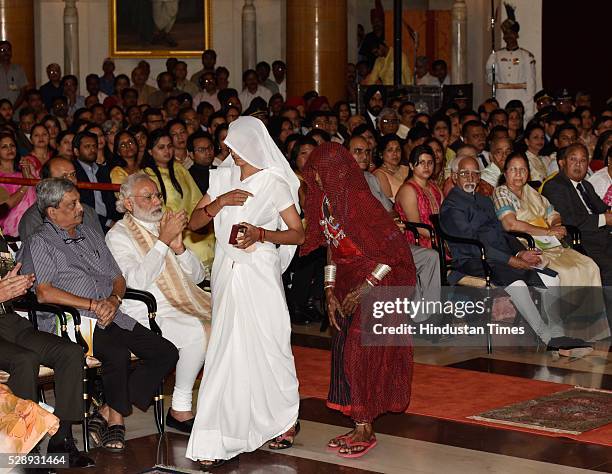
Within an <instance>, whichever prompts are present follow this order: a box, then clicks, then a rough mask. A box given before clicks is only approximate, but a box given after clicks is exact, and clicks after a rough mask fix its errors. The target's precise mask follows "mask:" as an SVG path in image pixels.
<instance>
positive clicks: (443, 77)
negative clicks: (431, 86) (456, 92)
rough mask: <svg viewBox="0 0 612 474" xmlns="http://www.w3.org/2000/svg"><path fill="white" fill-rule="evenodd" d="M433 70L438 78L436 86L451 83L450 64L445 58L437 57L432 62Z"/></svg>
mask: <svg viewBox="0 0 612 474" xmlns="http://www.w3.org/2000/svg"><path fill="white" fill-rule="evenodd" d="M431 72H432V74H433V76H434V77H435V78H436V79H438V83H437V84H436V86H440V87H442V86H448V85H449V84H450V83H451V82H450V76H449V75H448V66H447V65H446V61H444V59H436V60H435V61H434V62H433V63H431Z"/></svg>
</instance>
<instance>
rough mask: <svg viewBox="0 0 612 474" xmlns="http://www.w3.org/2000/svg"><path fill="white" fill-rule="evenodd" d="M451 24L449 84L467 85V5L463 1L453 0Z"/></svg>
mask: <svg viewBox="0 0 612 474" xmlns="http://www.w3.org/2000/svg"><path fill="white" fill-rule="evenodd" d="M451 15H452V23H453V51H452V60H451V82H452V83H453V84H465V83H467V5H466V4H465V0H455V1H454V2H453V8H452V11H451Z"/></svg>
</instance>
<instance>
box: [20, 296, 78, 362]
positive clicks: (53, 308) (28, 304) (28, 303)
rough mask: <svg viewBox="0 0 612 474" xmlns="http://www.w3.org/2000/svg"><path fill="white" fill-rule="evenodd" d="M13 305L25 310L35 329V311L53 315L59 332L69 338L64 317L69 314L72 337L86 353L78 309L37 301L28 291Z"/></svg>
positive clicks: (36, 324) (36, 322)
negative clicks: (71, 323) (71, 324)
mask: <svg viewBox="0 0 612 474" xmlns="http://www.w3.org/2000/svg"><path fill="white" fill-rule="evenodd" d="M13 307H14V308H15V309H17V310H19V311H27V312H28V317H29V319H30V322H31V323H32V325H33V326H34V327H35V328H36V329H38V320H37V318H36V312H37V311H40V312H43V313H51V314H53V315H55V316H56V317H57V318H59V320H60V332H61V334H62V337H63V338H65V339H70V338H69V337H68V320H67V318H66V314H69V315H70V316H72V321H73V322H74V339H75V341H76V343H77V344H78V345H79V346H81V347H82V348H83V353H85V354H86V353H87V352H88V351H89V346H88V345H87V342H85V339H84V338H83V335H82V334H81V314H80V313H79V310H78V309H76V308H73V307H72V306H64V305H59V304H48V303H39V302H38V301H37V300H36V295H35V294H34V293H28V294H27V295H26V296H25V297H24V298H21V299H19V300H17V301H14V302H13Z"/></svg>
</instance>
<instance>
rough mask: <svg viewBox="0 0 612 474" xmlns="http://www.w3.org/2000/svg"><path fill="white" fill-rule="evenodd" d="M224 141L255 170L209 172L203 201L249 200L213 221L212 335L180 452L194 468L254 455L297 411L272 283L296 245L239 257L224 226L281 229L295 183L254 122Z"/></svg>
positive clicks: (237, 126)
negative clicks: (244, 195)
mask: <svg viewBox="0 0 612 474" xmlns="http://www.w3.org/2000/svg"><path fill="white" fill-rule="evenodd" d="M259 124H261V127H260V125H259ZM228 140H229V141H228ZM226 143H227V144H228V146H229V147H230V148H231V149H232V150H234V151H235V152H236V153H237V154H238V155H239V156H241V157H242V158H243V159H244V160H245V161H247V162H249V163H250V164H252V165H253V166H256V167H257V168H260V169H262V171H259V172H258V173H255V174H254V175H252V176H250V177H249V178H247V179H245V180H244V181H240V169H239V168H238V167H237V166H236V165H235V164H234V162H233V159H232V158H231V157H228V159H227V160H225V162H224V163H223V165H222V166H221V167H219V168H218V169H217V170H214V171H211V176H210V188H209V190H208V195H209V196H210V198H211V199H213V200H214V199H215V198H217V197H218V196H220V195H221V194H224V193H226V192H228V191H231V190H234V189H244V190H246V191H249V192H251V193H252V194H253V195H254V197H250V198H249V199H248V200H247V202H246V203H245V205H244V206H242V207H240V206H228V207H226V208H224V209H223V210H222V211H221V212H219V214H218V215H217V216H216V217H215V235H216V237H217V242H216V247H215V259H214V263H213V268H212V277H211V293H212V330H211V336H210V341H209V345H208V352H207V354H206V362H205V365H204V377H203V380H202V383H201V385H200V391H199V394H198V410H197V415H196V419H195V422H194V426H193V430H192V432H191V436H190V438H189V444H188V446H187V453H186V455H187V457H188V458H190V459H193V460H215V459H230V458H232V457H234V456H236V455H238V454H240V453H243V452H249V451H254V450H256V449H258V448H259V447H260V446H262V445H263V444H264V443H266V442H267V441H268V440H270V439H272V438H274V437H276V436H278V435H280V434H282V433H284V432H285V431H287V430H288V429H289V428H291V427H292V426H293V425H294V424H295V422H296V421H297V417H298V409H299V394H298V381H297V377H296V373H295V364H294V361H293V354H292V352H291V342H290V336H291V325H290V320H289V312H288V310H287V304H286V301H285V293H284V290H283V284H282V278H281V276H282V272H283V271H284V270H285V269H286V267H287V266H288V264H289V262H290V260H291V258H292V256H293V253H294V252H295V246H285V245H282V246H280V247H279V248H277V247H276V246H275V245H274V244H271V243H263V244H262V243H256V244H254V245H253V246H252V247H250V248H249V249H248V250H247V251H245V250H239V249H236V248H234V247H233V246H231V245H229V243H228V241H229V236H230V232H231V227H232V225H234V224H238V223H240V222H248V223H249V224H252V225H255V226H259V227H263V228H265V229H268V230H277V229H278V228H282V229H286V228H287V227H286V225H285V224H284V222H283V221H282V219H281V218H280V212H281V211H283V210H285V209H287V208H289V207H291V206H292V205H296V207H298V206H299V205H298V204H297V203H298V198H297V190H298V187H299V182H298V181H297V178H295V175H294V174H293V173H292V171H291V169H290V168H289V166H288V164H287V161H286V159H285V158H284V156H283V155H282V153H281V152H280V150H278V148H277V147H276V145H274V143H273V142H272V140H271V138H270V137H269V135H268V134H267V131H266V130H265V127H264V126H263V124H262V123H261V122H260V121H259V120H258V119H255V118H252V117H241V118H239V119H238V120H236V121H234V122H232V124H231V125H230V129H229V133H228V136H227V139H226ZM281 160H282V161H281ZM285 166H286V167H285ZM298 208H299V207H298Z"/></svg>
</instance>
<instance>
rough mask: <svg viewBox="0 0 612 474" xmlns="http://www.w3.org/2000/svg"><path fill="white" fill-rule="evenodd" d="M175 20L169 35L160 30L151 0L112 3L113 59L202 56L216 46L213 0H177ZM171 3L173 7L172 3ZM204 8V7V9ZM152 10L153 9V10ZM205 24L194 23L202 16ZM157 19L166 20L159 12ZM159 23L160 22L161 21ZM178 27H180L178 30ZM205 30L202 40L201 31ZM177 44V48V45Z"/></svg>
mask: <svg viewBox="0 0 612 474" xmlns="http://www.w3.org/2000/svg"><path fill="white" fill-rule="evenodd" d="M176 2H177V3H176V4H175V5H176V9H177V11H176V15H174V17H175V21H172V20H170V21H169V23H171V24H172V26H171V29H170V30H169V33H164V32H161V31H160V29H158V27H157V24H156V21H157V19H156V18H155V15H154V12H153V8H154V4H153V2H151V0H110V2H109V8H110V15H109V21H110V28H109V30H110V36H109V42H110V46H109V50H110V56H111V57H115V58H133V57H138V58H141V57H143V58H168V57H182V58H190V57H200V56H201V55H202V52H203V51H204V50H206V49H209V48H211V47H212V41H211V38H212V30H211V16H212V12H211V4H212V0H176ZM167 3H170V4H171V6H170V8H172V2H166V5H167ZM200 6H201V8H200ZM149 9H150V10H149ZM194 12H196V13H198V12H201V21H194V20H193V18H199V16H200V15H195V14H193V13H194ZM156 13H157V14H158V17H157V18H160V17H161V18H160V19H161V21H163V20H164V18H163V16H161V14H162V13H167V11H157V12H156ZM118 20H119V23H118ZM158 23H159V21H158ZM177 25H178V26H180V28H179V29H177ZM198 31H201V32H202V36H201V37H199V36H198V34H197V32H198ZM173 43H174V44H175V45H174V44H173Z"/></svg>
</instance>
